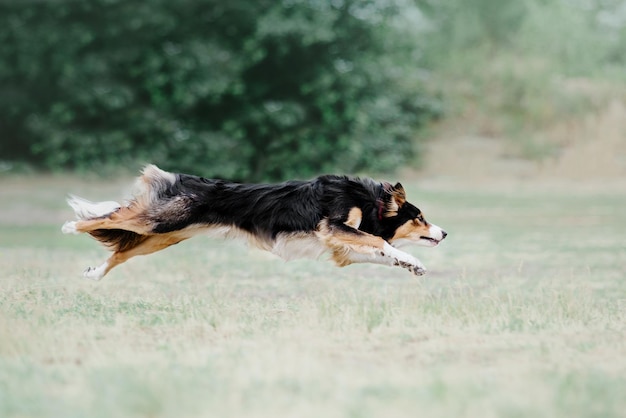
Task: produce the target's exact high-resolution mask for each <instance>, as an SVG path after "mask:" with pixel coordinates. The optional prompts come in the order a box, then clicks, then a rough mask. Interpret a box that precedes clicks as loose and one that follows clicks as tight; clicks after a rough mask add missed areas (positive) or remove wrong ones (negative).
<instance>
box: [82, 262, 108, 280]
mask: <svg viewBox="0 0 626 418" xmlns="http://www.w3.org/2000/svg"><path fill="white" fill-rule="evenodd" d="M105 270H106V264H103V265H101V266H99V267H87V269H85V271H84V272H83V277H84V278H85V279H91V280H100V279H101V278H103V277H104V272H105Z"/></svg>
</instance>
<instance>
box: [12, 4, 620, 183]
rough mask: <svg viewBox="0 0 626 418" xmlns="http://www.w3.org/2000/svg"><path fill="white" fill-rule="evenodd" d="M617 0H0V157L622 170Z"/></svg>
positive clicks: (231, 172)
mask: <svg viewBox="0 0 626 418" xmlns="http://www.w3.org/2000/svg"><path fill="white" fill-rule="evenodd" d="M625 65H626V3H625V2H623V0H526V1H519V0H371V1H368V0H360V1H355V0H324V1H322V0H282V1H275V0H271V1H270V0H231V1H228V2H225V1H222V0H219V1H217V0H203V1H201V0H180V1H177V2H172V1H167V0H149V1H143V2H129V1H124V0H90V1H77V0H2V1H1V2H0V173H5V174H6V173H24V172H40V171H45V172H50V171H53V172H57V171H59V172H68V171H69V172H78V173H84V172H91V173H98V174H99V175H107V174H112V173H119V172H120V170H121V171H122V172H127V173H129V172H133V173H134V172H136V171H137V169H138V168H139V167H140V166H141V165H142V164H144V163H147V162H152V163H156V164H158V165H159V166H161V167H162V168H164V169H168V170H173V171H183V172H192V173H196V174H200V175H204V176H207V177H224V178H230V179H237V180H245V181H275V180H283V179H287V178H307V177H311V176H313V175H315V174H318V173H321V172H343V173H356V174H368V175H384V174H391V173H394V172H396V173H397V172H398V171H399V170H401V171H402V172H403V173H404V175H405V176H409V175H411V174H415V175H422V176H425V177H429V178H431V179H442V180H444V181H448V180H453V181H467V180H471V181H475V180H501V179H503V178H511V179H518V180H519V179H521V180H527V179H533V180H545V179H569V180H576V181H582V180H588V179H590V178H594V179H601V180H602V181H603V182H604V181H607V182H608V181H615V182H620V181H621V180H622V179H623V178H625V177H624V176H625V175H626V139H625V138H626V105H625V102H626V71H625V68H626V66H625Z"/></svg>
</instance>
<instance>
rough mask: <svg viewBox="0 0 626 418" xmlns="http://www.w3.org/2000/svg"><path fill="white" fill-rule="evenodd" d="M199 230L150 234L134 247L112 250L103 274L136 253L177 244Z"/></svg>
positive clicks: (157, 249)
mask: <svg viewBox="0 0 626 418" xmlns="http://www.w3.org/2000/svg"><path fill="white" fill-rule="evenodd" d="M199 231H200V230H199V229H194V230H181V231H174V232H169V233H167V234H158V235H150V236H149V237H147V239H146V240H144V241H142V242H141V243H139V244H138V245H137V246H136V247H133V248H131V249H129V250H126V251H116V252H114V253H113V255H111V257H109V259H108V260H107V266H106V269H105V271H104V274H103V276H104V275H106V274H107V273H108V272H109V271H111V269H112V268H113V267H115V266H118V265H120V264H122V263H124V262H126V261H128V260H129V259H130V258H132V257H135V256H138V255H147V254H152V253H154V252H157V251H160V250H163V249H165V248H167V247H169V246H170V245H174V244H178V243H179V242H181V241H184V240H186V239H188V238H191V237H192V236H193V235H195V234H197V233H198V232H199Z"/></svg>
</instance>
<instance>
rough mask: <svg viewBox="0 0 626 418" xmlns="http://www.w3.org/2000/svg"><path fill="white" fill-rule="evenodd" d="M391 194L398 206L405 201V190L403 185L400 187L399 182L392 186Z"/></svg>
mask: <svg viewBox="0 0 626 418" xmlns="http://www.w3.org/2000/svg"><path fill="white" fill-rule="evenodd" d="M391 196H392V197H393V199H394V200H395V201H396V203H397V204H398V207H402V205H404V204H405V203H406V192H405V191H404V187H402V185H401V184H400V183H396V185H395V186H393V191H392V192H391Z"/></svg>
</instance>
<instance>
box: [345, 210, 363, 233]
mask: <svg viewBox="0 0 626 418" xmlns="http://www.w3.org/2000/svg"><path fill="white" fill-rule="evenodd" d="M362 220H363V212H362V211H361V209H359V208H357V207H356V206H355V207H353V208H352V209H350V212H349V213H348V220H347V221H346V222H344V223H345V224H346V225H348V226H349V227H351V228H354V229H359V226H360V225H361V221H362Z"/></svg>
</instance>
